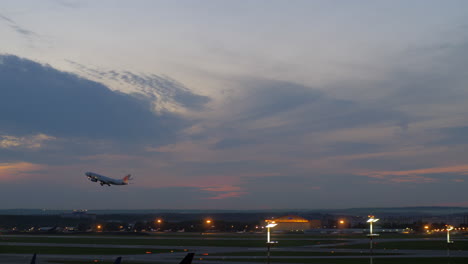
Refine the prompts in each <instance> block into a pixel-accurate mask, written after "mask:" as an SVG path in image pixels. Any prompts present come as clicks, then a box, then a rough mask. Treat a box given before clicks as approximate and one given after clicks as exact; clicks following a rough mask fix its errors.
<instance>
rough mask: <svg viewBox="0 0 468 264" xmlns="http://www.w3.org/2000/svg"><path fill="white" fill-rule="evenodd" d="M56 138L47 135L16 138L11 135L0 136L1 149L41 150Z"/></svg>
mask: <svg viewBox="0 0 468 264" xmlns="http://www.w3.org/2000/svg"><path fill="white" fill-rule="evenodd" d="M55 139H56V138H55V137H52V136H48V135H45V134H37V135H32V136H24V137H16V136H11V135H0V148H5V149H15V148H26V149H36V150H37V149H39V148H41V147H43V146H44V144H45V142H47V141H51V140H55Z"/></svg>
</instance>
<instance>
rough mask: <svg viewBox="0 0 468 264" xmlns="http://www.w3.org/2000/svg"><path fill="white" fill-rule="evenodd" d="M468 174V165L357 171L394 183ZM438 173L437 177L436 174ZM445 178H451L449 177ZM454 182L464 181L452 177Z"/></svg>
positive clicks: (418, 181) (426, 181) (432, 179)
mask: <svg viewBox="0 0 468 264" xmlns="http://www.w3.org/2000/svg"><path fill="white" fill-rule="evenodd" d="M441 174H442V175H443V174H446V175H447V174H448V175H458V176H464V175H468V165H465V164H464V165H456V166H448V167H433V168H424V169H415V170H400V171H366V172H360V173H357V175H362V176H367V177H369V178H374V179H379V180H384V181H388V182H393V183H434V182H440V181H442V180H444V179H442V178H440V176H439V175H441ZM434 175H436V176H437V178H436V177H435V176H434ZM445 180H450V178H447V179H445ZM451 181H453V182H463V181H464V180H463V179H459V178H458V179H452V180H451Z"/></svg>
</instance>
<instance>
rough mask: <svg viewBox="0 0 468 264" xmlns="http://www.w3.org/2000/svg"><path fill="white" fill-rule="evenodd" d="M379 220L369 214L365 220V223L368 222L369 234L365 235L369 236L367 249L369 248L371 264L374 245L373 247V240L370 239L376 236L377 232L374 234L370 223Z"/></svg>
mask: <svg viewBox="0 0 468 264" xmlns="http://www.w3.org/2000/svg"><path fill="white" fill-rule="evenodd" d="M377 221H379V219H378V218H374V216H373V215H369V219H368V220H367V223H369V224H370V229H369V234H368V235H367V236H368V237H369V238H370V244H369V247H370V248H369V249H370V263H371V264H372V262H373V254H374V247H373V241H372V239H373V238H374V237H376V236H379V234H374V232H373V229H372V224H373V223H375V222H377Z"/></svg>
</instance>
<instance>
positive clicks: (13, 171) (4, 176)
mask: <svg viewBox="0 0 468 264" xmlns="http://www.w3.org/2000/svg"><path fill="white" fill-rule="evenodd" d="M43 168H44V166H43V165H40V164H33V163H29V162H15V163H0V180H1V181H16V180H18V179H22V178H30V177H31V175H34V174H37V173H36V172H38V171H39V170H42V169H43Z"/></svg>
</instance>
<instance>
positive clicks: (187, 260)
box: [179, 253, 195, 264]
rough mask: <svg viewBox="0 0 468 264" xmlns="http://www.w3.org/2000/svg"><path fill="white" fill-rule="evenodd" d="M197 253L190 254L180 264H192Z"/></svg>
mask: <svg viewBox="0 0 468 264" xmlns="http://www.w3.org/2000/svg"><path fill="white" fill-rule="evenodd" d="M194 255H195V253H188V254H187V255H186V256H185V258H184V259H183V260H182V261H181V262H180V263H179V264H192V260H193V256H194Z"/></svg>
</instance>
